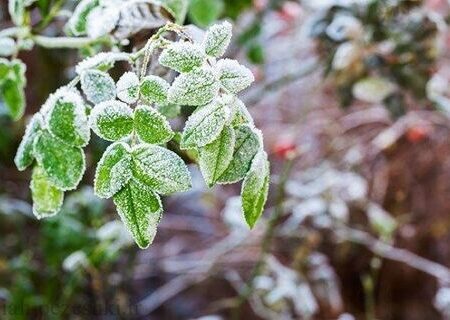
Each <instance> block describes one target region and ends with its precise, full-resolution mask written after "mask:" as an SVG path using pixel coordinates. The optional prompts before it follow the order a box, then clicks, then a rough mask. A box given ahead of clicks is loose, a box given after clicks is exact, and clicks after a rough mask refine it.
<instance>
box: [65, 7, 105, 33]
mask: <svg viewBox="0 0 450 320" xmlns="http://www.w3.org/2000/svg"><path fill="white" fill-rule="evenodd" d="M98 5H99V1H98V0H82V1H80V3H79V4H78V5H77V7H76V8H75V10H74V12H73V14H72V16H71V17H70V19H69V22H68V26H69V29H70V31H71V32H72V33H73V34H74V35H75V36H81V35H84V34H86V27H87V16H88V15H89V13H91V11H92V10H93V9H94V8H95V7H97V6H98Z"/></svg>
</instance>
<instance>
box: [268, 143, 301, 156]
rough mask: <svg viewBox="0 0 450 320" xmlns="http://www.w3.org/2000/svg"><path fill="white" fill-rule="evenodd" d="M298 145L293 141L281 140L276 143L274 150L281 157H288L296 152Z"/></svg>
mask: <svg viewBox="0 0 450 320" xmlns="http://www.w3.org/2000/svg"><path fill="white" fill-rule="evenodd" d="M296 151H297V146H296V145H295V144H294V143H293V142H292V141H281V142H278V143H276V144H275V146H274V147H273V152H274V153H275V154H276V155H277V156H278V157H280V158H283V159H287V158H289V157H291V156H292V155H293V154H295V153H296Z"/></svg>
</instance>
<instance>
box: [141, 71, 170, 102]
mask: <svg viewBox="0 0 450 320" xmlns="http://www.w3.org/2000/svg"><path fill="white" fill-rule="evenodd" d="M169 87H170V84H169V83H168V82H167V81H166V80H164V79H163V78H160V77H157V76H153V75H149V76H146V77H144V78H143V79H142V81H141V88H140V92H141V97H142V99H143V100H144V101H145V102H148V103H160V104H163V103H166V102H167V92H168V91H169Z"/></svg>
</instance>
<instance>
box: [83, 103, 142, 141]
mask: <svg viewBox="0 0 450 320" xmlns="http://www.w3.org/2000/svg"><path fill="white" fill-rule="evenodd" d="M89 122H90V124H91V128H92V130H93V131H94V132H95V134H97V135H98V136H99V137H101V138H103V139H105V140H109V141H116V140H119V139H121V138H123V137H125V136H127V135H129V134H130V133H131V131H132V130H133V111H132V110H131V108H130V107H129V106H128V105H126V104H125V103H123V102H120V101H114V100H111V101H105V102H102V103H100V104H98V105H96V106H95V107H94V109H92V111H91V115H90V117H89Z"/></svg>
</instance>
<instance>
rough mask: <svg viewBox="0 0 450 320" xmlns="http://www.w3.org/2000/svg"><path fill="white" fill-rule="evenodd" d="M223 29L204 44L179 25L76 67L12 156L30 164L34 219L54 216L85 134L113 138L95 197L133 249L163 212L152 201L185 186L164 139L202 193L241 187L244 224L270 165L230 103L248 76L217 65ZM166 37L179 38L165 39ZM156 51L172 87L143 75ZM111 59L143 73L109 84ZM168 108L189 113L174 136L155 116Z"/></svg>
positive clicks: (231, 63) (226, 27) (260, 202)
mask: <svg viewBox="0 0 450 320" xmlns="http://www.w3.org/2000/svg"><path fill="white" fill-rule="evenodd" d="M231 29H232V28H231V24H229V23H227V22H224V23H222V24H218V25H214V26H212V27H211V28H210V29H209V30H208V31H207V32H206V35H205V37H204V40H203V42H202V43H194V42H192V41H191V40H190V39H188V38H186V37H183V35H184V32H183V30H182V28H181V27H180V26H177V25H173V24H168V25H166V26H165V27H163V28H162V29H161V32H157V33H156V35H155V36H154V37H152V38H151V39H150V40H149V42H148V44H147V45H146V46H145V47H144V48H143V49H141V50H140V51H138V52H137V53H134V54H128V53H100V54H98V55H96V56H93V57H90V58H88V59H86V60H84V61H82V62H80V63H79V64H78V66H77V68H76V71H77V73H78V77H77V78H76V79H75V80H74V81H72V82H71V84H70V85H68V86H65V87H62V88H60V89H58V90H57V91H56V92H55V93H53V94H52V95H51V96H50V97H49V98H48V100H47V101H46V102H45V104H44V105H43V106H42V108H41V110H40V111H39V112H38V113H37V114H35V115H34V116H33V117H32V119H31V121H30V123H29V125H28V127H27V129H26V132H25V135H24V138H23V140H22V142H21V144H20V146H19V149H18V152H17V155H16V157H15V163H16V165H17V167H18V168H19V170H25V169H26V168H27V167H28V166H30V165H32V166H33V175H32V181H31V191H32V198H33V211H34V214H35V215H36V217H37V218H39V219H40V218H44V217H50V216H53V215H55V214H57V213H58V212H59V210H60V208H61V205H62V203H63V198H64V192H65V191H68V190H73V189H75V188H76V187H77V186H78V184H79V182H80V180H81V179H82V177H83V174H84V171H85V167H86V165H85V162H86V161H85V155H84V152H83V148H84V147H85V146H86V145H87V144H88V143H89V140H90V130H91V129H92V131H93V132H94V133H95V134H96V135H98V136H99V137H101V138H103V139H105V140H107V141H112V144H111V145H110V146H109V147H108V148H107V149H106V151H105V153H104V154H103V156H102V158H101V160H100V161H99V163H98V164H97V168H96V175H95V181H94V189H95V193H96V194H97V195H98V196H99V197H101V198H112V199H113V201H114V204H115V205H116V207H117V211H118V213H119V215H120V217H121V219H122V221H123V222H124V224H125V225H126V227H127V228H128V229H129V230H130V232H131V234H132V236H133V238H134V239H135V241H136V243H137V244H138V246H139V247H141V248H146V247H148V246H149V245H150V244H151V242H152V241H153V238H154V236H155V234H156V227H157V224H158V222H159V221H160V219H161V215H162V212H163V208H162V202H161V198H160V195H169V194H172V193H175V192H182V191H186V190H187V189H189V188H190V186H191V179H190V174H189V171H188V168H187V166H186V164H185V163H184V162H183V160H182V159H181V157H180V156H179V155H178V154H176V153H175V152H174V151H171V150H169V149H168V148H166V147H165V146H166V144H167V143H168V142H169V141H171V142H173V143H177V144H179V148H180V149H181V150H186V152H189V153H190V154H193V155H194V156H195V158H196V160H197V162H198V164H199V166H200V169H201V172H202V173H203V176H204V178H205V181H206V183H207V184H208V185H209V186H213V185H214V184H217V183H219V184H227V183H235V182H238V181H240V180H243V184H242V192H241V194H242V207H243V211H244V215H245V219H246V221H247V223H248V224H249V226H251V227H252V226H253V225H254V224H255V222H256V221H257V219H258V218H259V217H260V215H261V213H262V211H263V207H264V204H265V202H266V198H267V193H268V187H269V163H268V160H267V154H266V153H265V152H264V149H263V141H262V135H261V132H260V131H259V130H258V129H256V128H255V126H254V124H253V120H252V118H251V116H250V114H249V113H248V111H247V109H246V107H245V105H244V103H242V101H240V100H239V99H238V98H237V96H236V94H237V93H238V92H240V91H241V90H243V89H245V88H246V87H248V86H249V85H250V84H251V83H252V82H253V80H254V79H253V75H252V73H251V72H250V70H248V69H247V68H246V67H244V66H242V65H240V64H239V63H238V62H237V61H235V60H230V59H219V58H220V57H221V56H222V55H223V54H224V53H225V51H226V49H227V46H228V45H229V43H230V40H231V31H232V30H231ZM168 30H170V31H175V32H177V33H178V34H179V35H180V36H181V37H182V38H181V39H180V40H179V41H176V42H173V41H169V40H167V39H166V38H164V37H163V34H164V31H168ZM185 40H187V41H185ZM157 47H160V48H162V49H163V50H162V52H161V54H160V55H159V63H160V64H161V65H162V66H164V67H167V68H170V69H172V70H174V71H176V72H178V73H179V75H178V76H177V77H176V78H175V79H174V80H173V82H172V83H169V82H168V81H166V80H165V79H163V78H161V77H158V76H156V75H151V74H149V75H147V67H146V63H147V61H148V58H149V56H150V55H151V54H153V51H154V49H155V48H157ZM118 60H124V61H127V62H129V63H130V65H131V67H133V70H136V69H137V68H138V66H139V67H141V69H142V70H143V72H141V73H140V75H138V74H137V73H135V72H133V71H129V72H126V73H124V74H123V75H122V76H121V77H120V79H119V80H118V81H117V83H116V82H115V81H114V80H113V78H112V77H111V76H110V75H109V73H108V70H110V69H111V68H112V67H113V65H114V62H115V61H118ZM78 80H79V82H80V86H81V90H82V93H80V92H79V91H78V89H77V88H76V84H77V82H78ZM90 104H92V105H93V107H91V106H90ZM170 105H185V106H194V107H196V109H195V111H194V112H193V113H192V115H191V116H190V117H189V118H188V119H187V121H186V124H185V127H184V129H183V130H182V132H175V131H174V130H172V128H171V126H170V123H169V122H168V120H167V117H166V116H165V115H164V114H163V113H161V112H160V111H159V110H161V109H164V108H166V107H168V106H170Z"/></svg>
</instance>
